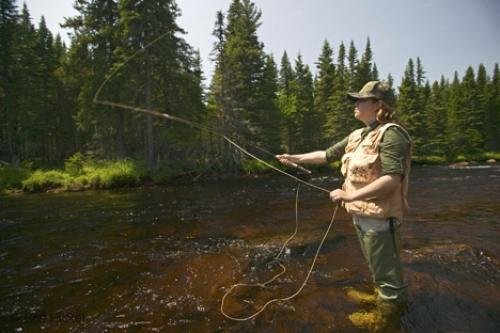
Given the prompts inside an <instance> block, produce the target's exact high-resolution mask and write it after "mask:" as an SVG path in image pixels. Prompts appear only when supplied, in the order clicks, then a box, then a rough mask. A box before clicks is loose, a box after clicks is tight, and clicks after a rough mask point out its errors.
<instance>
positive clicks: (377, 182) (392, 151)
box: [277, 81, 411, 328]
mask: <svg viewBox="0 0 500 333" xmlns="http://www.w3.org/2000/svg"><path fill="white" fill-rule="evenodd" d="M348 97H349V98H350V99H352V100H354V101H355V108H354V117H355V118H356V119H358V120H360V121H362V122H363V123H364V124H365V127H364V128H360V129H357V130H355V131H353V132H352V133H351V134H349V135H348V136H347V137H346V138H344V139H343V140H342V141H340V142H338V143H336V144H335V145H333V146H332V147H330V148H328V149H326V150H321V151H314V152H310V153H305V154H297V155H289V154H282V155H278V156H277V158H278V159H279V160H280V161H281V162H282V163H284V164H290V163H297V164H323V163H330V162H333V161H335V160H341V161H342V169H341V171H342V174H343V176H344V177H345V182H344V184H343V186H342V188H339V189H335V190H333V191H331V192H330V198H331V200H332V201H334V202H337V201H341V202H342V205H343V206H344V207H345V209H346V210H347V212H348V213H350V214H352V218H353V222H354V226H355V228H356V232H357V235H358V238H359V242H360V245H361V250H362V252H363V255H364V257H365V259H366V261H367V263H368V267H369V269H370V272H371V274H372V278H373V283H374V285H375V291H376V293H375V296H373V295H372V296H371V298H372V300H373V301H376V304H377V307H376V311H375V312H373V313H362V312H359V313H355V314H351V315H350V316H349V318H350V319H351V321H352V322H353V323H354V324H357V325H358V326H371V328H373V326H374V325H373V324H375V326H376V327H378V328H382V327H386V326H387V325H390V324H391V323H392V324H393V323H394V322H396V321H399V317H400V315H401V313H402V311H403V309H404V308H405V305H406V301H407V284H406V283H405V281H404V278H403V271H402V266H401V260H400V255H399V253H400V231H399V229H400V226H401V223H402V221H403V213H404V212H405V210H406V209H407V207H408V205H407V200H406V197H407V190H408V175H409V172H410V158H411V140H410V137H409V135H408V133H407V132H406V130H405V129H404V128H403V127H402V126H400V125H399V124H398V123H397V121H396V119H395V116H394V113H395V110H394V94H393V92H392V89H391V88H390V87H389V85H387V83H385V82H379V81H370V82H368V83H366V84H365V85H364V87H363V88H362V89H361V90H360V91H359V92H358V93H349V94H348ZM353 295H360V293H359V292H358V293H353Z"/></svg>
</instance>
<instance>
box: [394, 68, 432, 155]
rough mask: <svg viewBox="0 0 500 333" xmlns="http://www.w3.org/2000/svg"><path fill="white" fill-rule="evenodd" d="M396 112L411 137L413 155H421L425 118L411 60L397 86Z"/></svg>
mask: <svg viewBox="0 0 500 333" xmlns="http://www.w3.org/2000/svg"><path fill="white" fill-rule="evenodd" d="M397 110H398V112H399V114H400V119H401V121H402V122H403V124H405V126H406V127H407V129H408V131H409V134H410V135H411V136H412V139H413V143H414V152H415V155H418V154H421V153H422V146H423V144H424V133H422V131H421V130H422V129H423V128H425V124H424V121H425V118H424V114H423V111H422V109H421V106H420V104H419V91H418V90H417V83H416V78H415V66H414V63H413V60H412V59H409V60H408V64H407V66H406V70H405V72H404V76H403V80H402V81H401V85H400V86H399V96H398V102H397Z"/></svg>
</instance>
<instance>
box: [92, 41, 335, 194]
mask: <svg viewBox="0 0 500 333" xmlns="http://www.w3.org/2000/svg"><path fill="white" fill-rule="evenodd" d="M168 34H169V33H164V34H162V35H160V36H159V37H157V38H155V39H153V40H152V41H151V42H149V43H147V44H146V45H145V46H144V47H142V48H141V49H139V50H137V51H136V52H135V53H133V54H132V55H131V56H130V57H129V58H127V59H126V60H125V61H124V62H122V63H120V64H119V65H118V66H116V67H115V68H114V69H113V70H112V71H111V73H110V74H109V75H108V76H107V77H106V79H105V80H104V81H103V82H102V83H101V85H100V86H99V88H98V89H97V91H96V93H95V95H94V98H93V102H94V103H95V104H100V105H106V106H111V107H116V108H121V109H126V110H130V111H135V112H142V113H146V114H149V115H152V116H156V117H162V118H166V119H169V120H172V121H177V122H180V123H183V124H185V125H188V126H191V127H194V128H197V129H199V130H201V131H206V132H209V133H212V134H214V135H216V136H218V137H221V138H223V139H224V140H225V141H226V142H228V143H229V144H231V145H233V146H234V147H236V148H237V149H239V150H240V151H241V152H243V153H244V154H245V155H247V156H249V157H252V158H254V159H255V160H257V161H259V162H261V163H263V164H264V165H266V166H267V167H269V168H271V169H273V170H275V171H277V172H279V173H282V174H284V175H286V176H288V177H291V178H292V179H295V180H297V181H299V182H301V183H303V184H305V185H307V186H309V187H312V188H315V189H318V190H321V191H323V192H327V193H330V191H329V190H327V189H325V188H322V187H319V186H316V185H314V184H311V183H309V182H306V181H304V180H302V179H300V178H299V177H296V176H294V175H291V174H290V173H288V172H286V171H283V170H281V169H279V168H277V167H275V166H273V165H271V164H270V163H268V162H266V161H264V160H262V159H260V158H258V157H257V156H255V155H254V154H251V153H250V152H248V151H247V150H246V149H244V148H243V147H241V146H240V145H238V144H236V142H234V141H233V140H231V139H230V138H229V137H228V136H226V135H225V134H223V133H221V132H219V131H217V130H215V129H213V128H211V127H208V126H206V125H201V124H199V123H197V122H194V121H191V120H187V119H184V118H181V117H177V116H173V115H170V114H168V113H164V112H159V111H155V110H150V109H145V108H140V107H136V106H131V105H127V104H123V103H118V102H112V101H106V100H101V99H99V95H100V93H101V91H102V89H103V88H104V87H105V86H106V84H107V83H108V82H109V81H110V80H111V78H113V77H114V76H115V75H116V73H118V71H120V70H121V69H122V68H123V67H124V66H125V65H126V64H128V63H129V62H130V61H131V60H132V59H134V58H135V57H137V56H138V55H139V54H140V53H142V52H144V51H145V50H146V49H147V48H149V47H150V46H151V45H153V44H154V43H157V42H158V41H160V40H161V39H162V38H165V37H166V36H167V35H168ZM247 145H249V146H252V147H254V148H256V149H258V150H260V151H262V152H263V153H266V154H268V155H270V156H272V157H273V158H276V155H275V154H273V153H271V152H269V151H267V150H265V149H263V148H260V147H258V146H256V145H253V144H249V143H247ZM286 164H287V165H289V166H291V167H293V168H295V169H297V170H300V171H301V172H303V173H304V174H305V175H311V174H312V172H311V171H310V170H309V169H306V168H304V167H303V166H301V165H299V164H297V163H294V162H291V161H289V162H287V163H286Z"/></svg>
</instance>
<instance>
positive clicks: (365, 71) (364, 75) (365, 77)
mask: <svg viewBox="0 0 500 333" xmlns="http://www.w3.org/2000/svg"><path fill="white" fill-rule="evenodd" d="M372 58H373V53H372V49H371V43H370V39H369V38H368V39H367V40H366V46H365V51H364V52H363V55H362V56H361V60H360V61H359V63H358V66H357V72H356V74H355V76H356V77H357V78H356V81H357V82H356V85H355V87H358V88H355V90H356V91H357V90H359V89H361V87H363V85H364V84H365V83H366V82H368V81H373V80H374V77H373V64H372V60H373V59H372Z"/></svg>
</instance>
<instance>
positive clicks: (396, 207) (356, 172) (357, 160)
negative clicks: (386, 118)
mask: <svg viewBox="0 0 500 333" xmlns="http://www.w3.org/2000/svg"><path fill="white" fill-rule="evenodd" d="M391 126H397V127H399V128H400V129H401V130H402V131H403V132H404V133H405V134H407V137H408V138H409V135H408V133H407V132H406V131H405V130H404V129H403V128H402V127H401V126H399V125H396V124H394V123H387V124H384V125H379V126H378V127H376V128H375V129H374V130H372V131H370V132H369V133H368V134H366V136H365V138H364V139H362V136H361V134H362V132H363V129H362V128H360V129H358V130H355V131H354V132H352V133H351V134H350V135H349V139H348V143H347V146H346V148H345V154H344V156H342V169H341V171H342V174H343V175H344V177H345V182H344V185H343V186H342V188H343V190H344V191H345V192H347V193H352V192H354V191H356V190H358V189H360V188H362V187H364V186H366V185H368V184H370V183H371V182H373V181H374V180H375V179H377V178H379V177H380V172H381V163H380V155H379V154H380V151H379V144H380V141H381V140H382V137H383V136H384V133H385V131H386V130H387V129H388V128H389V127H391ZM403 158H404V163H405V166H406V169H405V170H406V172H405V175H404V177H403V179H402V180H401V182H400V183H399V184H398V186H397V188H396V189H395V190H394V191H393V192H391V193H388V194H386V195H384V196H383V197H377V198H368V199H364V200H355V201H351V202H344V203H343V205H344V207H345V209H346V210H347V212H349V213H351V214H355V215H361V216H369V217H375V218H388V217H395V218H397V219H399V220H400V221H402V218H403V213H404V212H405V211H406V210H407V209H408V202H407V200H406V196H407V192H408V174H409V171H410V156H409V154H408V156H405V157H403Z"/></svg>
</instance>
